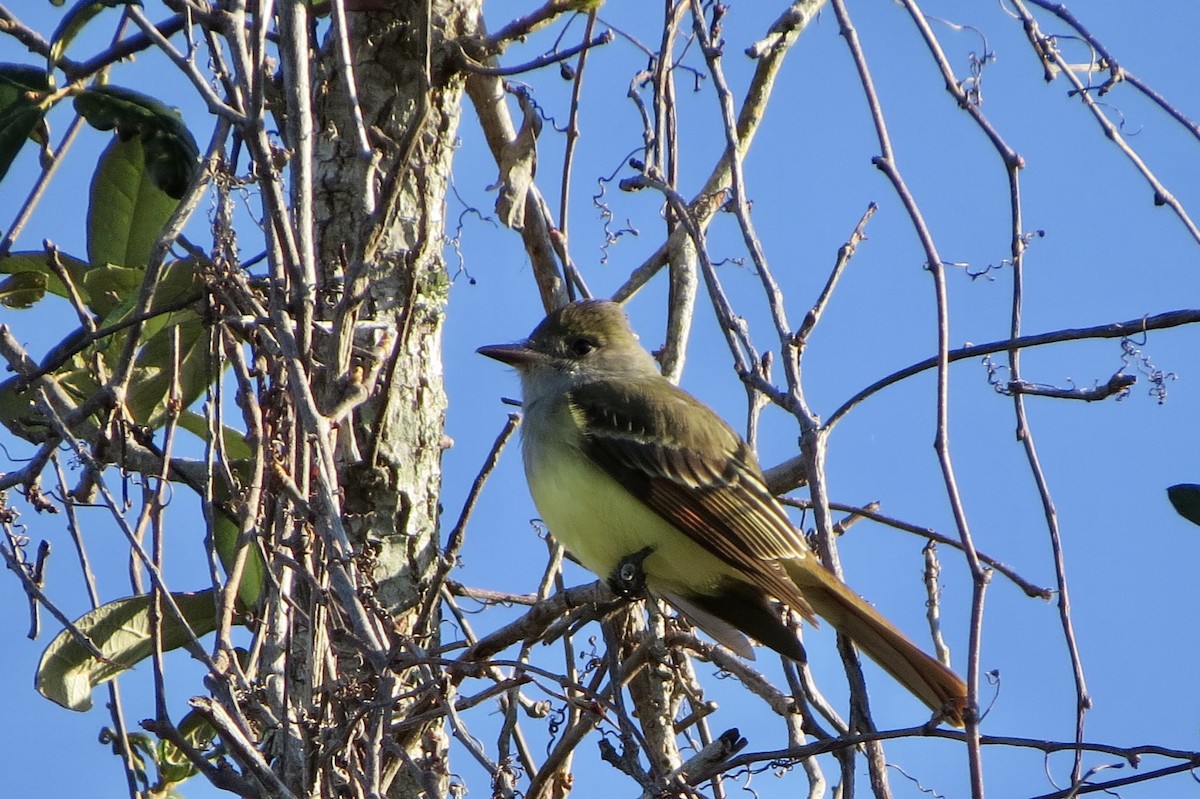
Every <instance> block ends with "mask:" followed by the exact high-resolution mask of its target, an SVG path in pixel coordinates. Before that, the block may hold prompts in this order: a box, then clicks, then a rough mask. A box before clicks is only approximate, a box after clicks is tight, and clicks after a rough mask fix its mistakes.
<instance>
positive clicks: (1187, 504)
mask: <svg viewBox="0 0 1200 799" xmlns="http://www.w3.org/2000/svg"><path fill="white" fill-rule="evenodd" d="M1167 498H1168V499H1170V500H1171V505H1173V506H1174V507H1175V512H1176V513H1178V514H1179V515H1180V516H1182V517H1183V518H1185V519H1187V520H1188V521H1189V522H1191V523H1192V524H1200V485H1196V484H1195V483H1180V484H1179V485H1173V486H1171V487H1170V488H1168V489H1167Z"/></svg>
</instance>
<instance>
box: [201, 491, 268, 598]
mask: <svg viewBox="0 0 1200 799" xmlns="http://www.w3.org/2000/svg"><path fill="white" fill-rule="evenodd" d="M237 542H238V526H237V523H236V522H234V521H233V519H230V518H229V517H228V516H226V515H225V514H223V513H220V512H214V513H213V548H214V549H216V551H217V558H219V559H220V561H221V567H222V568H223V569H225V574H226V575H228V574H229V573H230V572H231V571H233V567H234V566H235V565H236V564H237V552H238V549H237ZM247 547H248V551H247V552H246V565H245V566H243V567H242V581H241V583H239V584H238V602H239V603H240V604H241V606H242V607H243V608H253V607H257V605H258V600H259V599H260V598H261V597H262V593H263V577H264V575H265V574H266V564H265V563H264V562H263V557H262V553H261V552H260V551H259V550H258V547H257V546H255V545H254V544H253V543H250V544H248V545H247Z"/></svg>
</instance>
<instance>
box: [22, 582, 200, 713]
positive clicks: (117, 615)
mask: <svg viewBox="0 0 1200 799" xmlns="http://www.w3.org/2000/svg"><path fill="white" fill-rule="evenodd" d="M171 596H172V597H173V598H174V599H175V603H176V604H177V605H178V606H179V610H180V612H181V613H182V614H183V616H184V618H185V619H186V620H187V623H188V626H189V627H191V629H192V632H194V633H195V635H196V637H197V638H199V637H200V636H203V635H207V634H208V633H210V632H212V631H213V630H215V629H216V628H217V614H216V606H215V604H214V600H213V592H212V589H209V590H206V591H200V592H198V593H195V594H183V593H173V594H171ZM75 627H76V628H77V629H78V630H79V631H80V632H81V633H83V634H84V635H85V636H87V638H88V639H89V640H90V641H91V642H92V643H93V644H94V645H95V647H96V649H98V650H99V651H100V654H102V655H103V656H104V658H105V659H104V660H99V659H97V658H95V657H93V656H92V655H91V653H89V652H88V650H87V649H86V648H85V647H84V646H83V644H81V643H79V641H77V640H76V639H75V636H74V635H73V634H72V633H71V631H70V630H63V631H62V632H61V633H59V634H58V635H57V636H55V638H54V640H53V641H51V642H50V645H49V646H48V647H46V651H45V652H43V653H42V659H41V661H40V662H39V663H38V668H37V676H36V678H35V680H34V685H35V686H36V687H37V690H38V691H39V692H40V693H41V695H42V696H44V697H46V698H47V699H49V700H50V701H52V702H57V703H58V704H60V705H62V706H63V707H65V708H67V709H68V710H79V711H84V710H87V709H89V708H90V707H91V706H92V691H93V690H94V689H95V688H96V686H98V685H100V684H101V683H104V682H107V681H108V680H111V679H112V678H113V677H116V676H117V675H119V674H121V673H122V672H124V671H127V670H128V669H131V668H133V667H134V666H135V665H137V664H138V663H140V662H141V661H143V660H145V659H146V658H148V657H150V654H151V651H152V645H151V639H150V596H149V595H148V594H142V595H141V596H134V597H127V598H125V599H118V600H116V601H115V602H109V603H108V604H107V605H104V606H102V607H99V608H97V609H95V610H93V611H92V612H91V613H88V614H86V615H84V616H82V617H81V618H80V619H79V620H78V621H76V622H75ZM190 640H191V638H190V637H189V636H188V634H187V632H186V629H185V628H184V627H183V626H182V625H181V624H179V622H178V621H177V620H176V619H175V617H174V615H173V614H171V613H170V611H169V610H167V609H166V608H165V607H164V609H163V618H162V646H163V650H164V651H170V650H172V649H178V648H179V647H181V646H183V645H184V644H185V643H187V642H188V641H190Z"/></svg>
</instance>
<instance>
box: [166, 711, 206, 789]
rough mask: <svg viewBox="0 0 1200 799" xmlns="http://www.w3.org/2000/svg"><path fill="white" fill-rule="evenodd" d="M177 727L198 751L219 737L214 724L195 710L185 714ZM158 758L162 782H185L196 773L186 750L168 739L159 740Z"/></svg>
mask: <svg viewBox="0 0 1200 799" xmlns="http://www.w3.org/2000/svg"><path fill="white" fill-rule="evenodd" d="M176 729H178V730H179V734H180V735H181V736H183V739H184V740H185V741H187V742H188V744H189V745H191V747H192V748H193V749H195V750H196V751H197V752H204V751H206V750H207V749H209V748H210V747H211V746H212V743H213V741H214V740H216V737H217V731H216V729H215V728H214V727H213V726H212V724H210V723H209V722H208V720H207V719H206V718H204V717H203V716H201V715H200V714H199V713H197V712H196V711H195V710H193V711H191V712H189V713H188V714H187V715H186V716H184V717H183V720H182V721H180V722H179V724H178V725H177V726H176ZM156 759H157V761H158V777H159V781H160V783H164V784H170V783H177V782H183V781H184V780H186V779H188V778H189V777H192V776H194V775H195V774H196V766H195V765H194V764H193V763H192V761H191V760H189V759H188V756H187V755H186V754H184V751H183V750H182V749H180V748H179V747H178V746H176V745H175V744H173V743H171V742H170V741H168V740H166V739H163V740H160V741H159V742H158V755H157V758H156ZM160 787H161V786H160Z"/></svg>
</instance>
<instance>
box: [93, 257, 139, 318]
mask: <svg viewBox="0 0 1200 799" xmlns="http://www.w3.org/2000/svg"><path fill="white" fill-rule="evenodd" d="M145 277H146V270H145V269H130V268H128V267H124V266H113V265H112V264H104V265H103V266H96V267H95V268H93V269H89V270H88V271H87V274H85V275H84V276H83V286H84V288H85V289H86V292H87V297H88V300H87V305H88V308H90V309H91V310H92V313H94V314H96V316H98V317H100V318H101V319H102V320H104V321H105V322H106V323H109V324H111V322H110V321H109V320H110V318H111V317H112V316H113V312H114V311H116V310H117V309H118V308H122V307H126V306H127V308H128V311H132V310H133V307H134V306H135V305H136V304H137V295H138V293H139V292H140V291H141V290H142V281H143V280H144V279H145ZM128 311H127V312H128ZM112 321H120V320H119V319H115V320H112Z"/></svg>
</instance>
